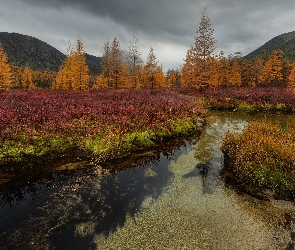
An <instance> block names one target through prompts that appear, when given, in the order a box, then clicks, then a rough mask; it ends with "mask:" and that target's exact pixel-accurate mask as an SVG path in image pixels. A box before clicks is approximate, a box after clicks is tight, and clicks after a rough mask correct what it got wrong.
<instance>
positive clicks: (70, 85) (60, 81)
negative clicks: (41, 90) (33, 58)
mask: <svg viewBox="0 0 295 250" xmlns="http://www.w3.org/2000/svg"><path fill="white" fill-rule="evenodd" d="M89 78H90V77H89V74H88V66H87V64H86V57H85V51H84V49H83V43H82V41H81V39H80V38H78V40H77V44H76V50H73V49H72V48H71V47H69V49H68V56H67V57H66V58H65V60H64V61H63V63H62V66H61V67H60V69H59V71H58V73H57V76H56V79H55V82H54V83H53V85H52V88H54V89H63V90H74V91H86V90H87V89H88V83H89Z"/></svg>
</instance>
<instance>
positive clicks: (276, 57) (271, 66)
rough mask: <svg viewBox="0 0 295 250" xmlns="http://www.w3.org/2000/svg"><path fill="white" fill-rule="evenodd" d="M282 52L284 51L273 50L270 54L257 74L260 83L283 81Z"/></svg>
mask: <svg viewBox="0 0 295 250" xmlns="http://www.w3.org/2000/svg"><path fill="white" fill-rule="evenodd" d="M283 54H284V52H283V51H282V50H274V51H273V52H272V53H271V54H270V57H269V59H268V60H267V62H266V63H265V65H264V67H263V70H262V72H261V74H260V76H259V82H260V83H261V84H270V83H272V84H277V83H278V82H281V81H283V73H282V70H283V62H282V58H283Z"/></svg>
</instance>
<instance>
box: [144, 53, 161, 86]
mask: <svg viewBox="0 0 295 250" xmlns="http://www.w3.org/2000/svg"><path fill="white" fill-rule="evenodd" d="M157 66H158V61H157V57H156V55H155V53H154V49H153V48H150V51H149V54H148V56H147V60H146V64H145V65H144V85H145V87H148V88H154V87H155V85H156V79H155V75H156V70H157Z"/></svg>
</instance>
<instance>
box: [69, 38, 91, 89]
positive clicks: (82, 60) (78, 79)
mask: <svg viewBox="0 0 295 250" xmlns="http://www.w3.org/2000/svg"><path fill="white" fill-rule="evenodd" d="M71 57H72V62H73V64H72V69H71V72H72V77H71V78H72V79H71V80H72V81H71V84H72V89H73V90H74V91H86V90H87V89H88V83H89V78H90V77H89V74H88V65H87V63H86V57H85V51H84V48H83V43H82V41H81V38H80V37H79V38H78V40H77V44H76V50H75V51H74V52H73V53H72V55H71Z"/></svg>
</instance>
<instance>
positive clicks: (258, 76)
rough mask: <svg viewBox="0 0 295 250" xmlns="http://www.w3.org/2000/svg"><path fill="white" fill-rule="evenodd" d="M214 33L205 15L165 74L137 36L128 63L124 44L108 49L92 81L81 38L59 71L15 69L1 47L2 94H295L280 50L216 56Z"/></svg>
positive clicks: (292, 73) (293, 76) (293, 71)
mask: <svg viewBox="0 0 295 250" xmlns="http://www.w3.org/2000/svg"><path fill="white" fill-rule="evenodd" d="M213 32H214V29H213V27H212V25H211V22H210V18H209V17H208V14H207V13H206V11H204V12H203V14H202V18H201V22H200V25H199V28H198V29H197V31H196V34H197V36H196V37H195V43H194V45H191V46H190V47H189V49H188V50H187V54H186V57H185V59H184V63H183V65H182V67H181V68H180V69H178V68H177V69H168V70H167V72H166V73H164V72H163V69H162V66H161V65H159V62H158V61H157V57H156V55H155V52H154V50H153V48H150V51H149V54H148V56H147V59H146V63H144V62H143V60H142V58H141V52H140V50H139V48H138V46H137V43H138V39H137V38H136V37H135V36H133V37H132V39H131V41H130V44H129V47H128V49H129V50H128V54H127V56H126V58H125V59H124V58H123V55H122V50H121V49H120V43H119V41H118V39H117V38H116V37H115V38H114V40H113V42H112V43H110V42H109V41H107V42H105V43H104V47H103V56H102V61H101V69H102V70H101V73H100V74H99V75H98V76H90V75H89V72H88V66H87V64H86V57H85V50H84V48H83V43H82V41H81V38H80V37H79V38H78V40H77V43H76V48H75V49H74V48H72V47H71V46H69V48H68V55H67V57H66V58H65V60H64V61H63V63H62V65H61V67H60V69H59V71H58V72H57V73H56V72H50V71H44V72H40V71H33V70H31V69H30V68H29V67H28V66H26V67H25V68H24V69H21V68H19V67H15V66H11V65H9V64H8V62H7V56H6V54H5V52H4V50H3V48H2V47H1V45H0V92H6V91H9V90H10V88H12V87H13V86H14V87H15V86H17V87H22V88H24V89H29V88H35V87H36V86H38V87H51V88H53V89H61V90H73V91H86V90H88V89H89V88H94V89H100V88H134V89H138V88H163V87H191V88H196V89H204V88H209V87H211V88H216V87H226V86H237V87H238V86H250V87H255V86H268V85H273V86H286V85H288V88H289V89H291V90H292V91H293V92H294V93H295V63H294V62H290V61H288V60H287V59H286V58H284V56H283V52H282V51H281V50H274V51H272V53H271V54H270V55H267V54H266V53H265V51H262V52H261V54H260V56H259V57H256V58H253V59H251V60H244V59H242V57H241V53H239V52H236V53H235V54H234V55H229V56H228V57H225V56H224V53H223V52H221V53H219V55H216V54H215V50H216V47H215V46H216V41H215V39H214V37H213Z"/></svg>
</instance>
